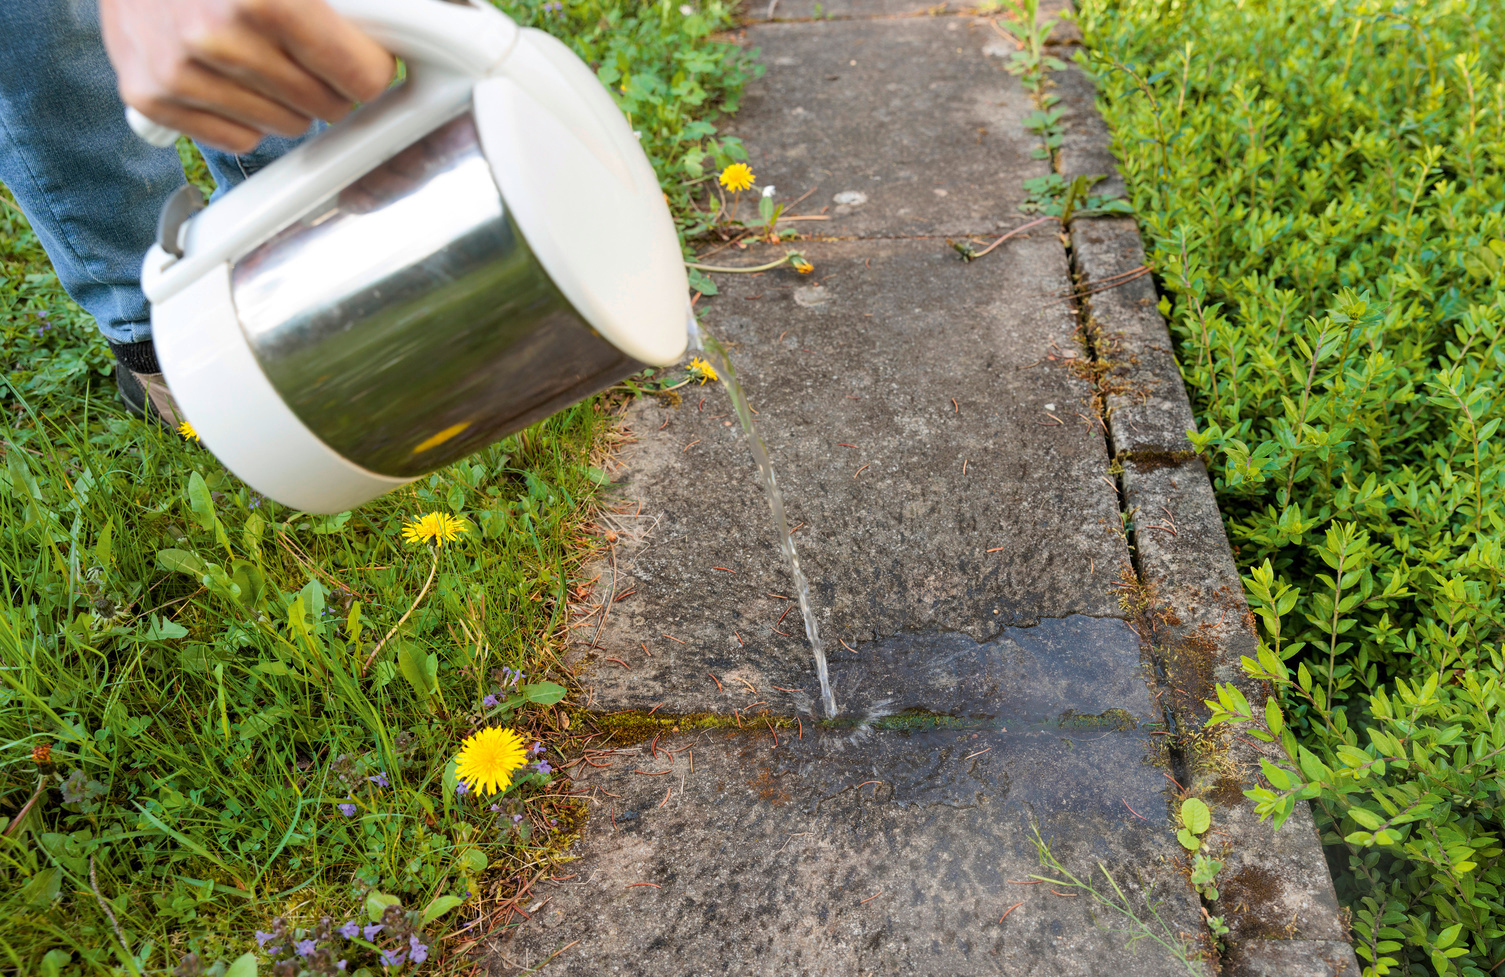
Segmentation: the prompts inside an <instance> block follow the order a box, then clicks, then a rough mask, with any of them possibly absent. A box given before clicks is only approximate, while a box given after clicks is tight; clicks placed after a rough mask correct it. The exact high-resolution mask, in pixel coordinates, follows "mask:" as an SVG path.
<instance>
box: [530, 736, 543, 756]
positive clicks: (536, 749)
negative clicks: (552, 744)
mask: <svg viewBox="0 0 1505 977" xmlns="http://www.w3.org/2000/svg"><path fill="white" fill-rule="evenodd" d="M528 752H529V753H531V754H532V755H533V756H538V754H540V753H542V752H543V744H542V743H540V742H538V740H534V741H533V745H532V746H530V747H528Z"/></svg>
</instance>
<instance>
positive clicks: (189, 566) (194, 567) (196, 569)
mask: <svg viewBox="0 0 1505 977" xmlns="http://www.w3.org/2000/svg"><path fill="white" fill-rule="evenodd" d="M157 566H159V567H161V568H162V569H164V570H171V571H173V572H174V573H186V574H188V575H189V576H190V577H193V578H194V579H195V580H197V579H198V578H200V577H202V576H203V575H204V561H203V560H201V559H199V558H198V556H197V555H195V554H193V553H190V552H188V551H187V550H177V549H165V550H158V551H157Z"/></svg>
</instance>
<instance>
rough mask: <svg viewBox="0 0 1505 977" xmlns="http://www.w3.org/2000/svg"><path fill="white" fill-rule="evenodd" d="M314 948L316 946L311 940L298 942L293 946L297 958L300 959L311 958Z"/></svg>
mask: <svg viewBox="0 0 1505 977" xmlns="http://www.w3.org/2000/svg"><path fill="white" fill-rule="evenodd" d="M316 946H318V944H317V943H315V942H314V941H313V940H299V941H298V942H296V943H294V944H293V949H294V950H297V951H298V956H300V957H311V956H313V955H314V947H316Z"/></svg>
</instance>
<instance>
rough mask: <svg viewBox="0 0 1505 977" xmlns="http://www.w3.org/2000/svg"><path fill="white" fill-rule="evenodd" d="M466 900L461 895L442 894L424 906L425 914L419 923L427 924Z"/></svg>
mask: <svg viewBox="0 0 1505 977" xmlns="http://www.w3.org/2000/svg"><path fill="white" fill-rule="evenodd" d="M464 901H465V900H464V899H461V898H460V897H459V896H440V897H439V898H437V899H435V900H434V901H433V902H431V903H429V904H428V905H427V906H425V907H424V909H423V916H422V917H421V918H420V919H419V924H420V925H422V926H427V925H428V924H429V923H432V922H433V921H434V920H436V919H438V918H439V917H440V916H443V915H444V914H445V913H447V912H449V911H450V910H451V909H453V908H455V907H456V906H458V905H460V904H461V903H463V902H464Z"/></svg>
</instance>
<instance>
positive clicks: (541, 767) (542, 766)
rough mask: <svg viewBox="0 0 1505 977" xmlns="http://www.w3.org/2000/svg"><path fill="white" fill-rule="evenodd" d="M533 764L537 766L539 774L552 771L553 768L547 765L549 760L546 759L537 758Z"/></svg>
mask: <svg viewBox="0 0 1505 977" xmlns="http://www.w3.org/2000/svg"><path fill="white" fill-rule="evenodd" d="M534 766H535V767H537V768H538V772H539V773H541V774H545V775H547V774H551V773H553V772H554V768H553V767H551V766H549V761H547V760H539V761H538V762H537V763H535V764H534Z"/></svg>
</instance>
